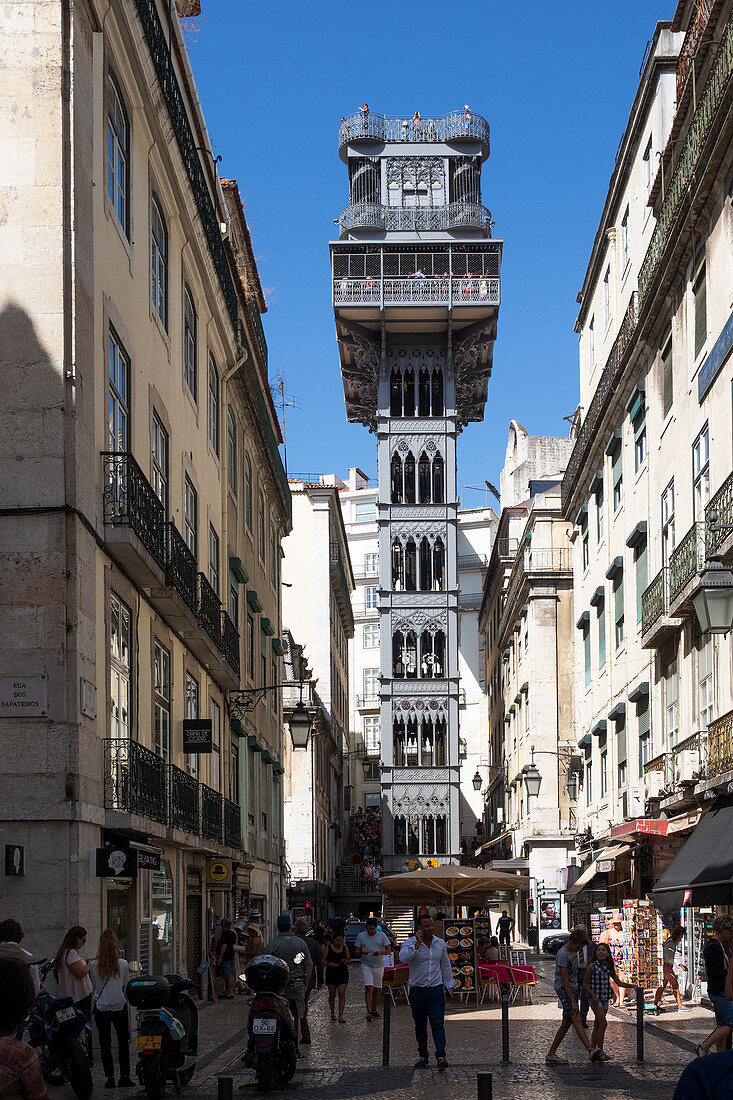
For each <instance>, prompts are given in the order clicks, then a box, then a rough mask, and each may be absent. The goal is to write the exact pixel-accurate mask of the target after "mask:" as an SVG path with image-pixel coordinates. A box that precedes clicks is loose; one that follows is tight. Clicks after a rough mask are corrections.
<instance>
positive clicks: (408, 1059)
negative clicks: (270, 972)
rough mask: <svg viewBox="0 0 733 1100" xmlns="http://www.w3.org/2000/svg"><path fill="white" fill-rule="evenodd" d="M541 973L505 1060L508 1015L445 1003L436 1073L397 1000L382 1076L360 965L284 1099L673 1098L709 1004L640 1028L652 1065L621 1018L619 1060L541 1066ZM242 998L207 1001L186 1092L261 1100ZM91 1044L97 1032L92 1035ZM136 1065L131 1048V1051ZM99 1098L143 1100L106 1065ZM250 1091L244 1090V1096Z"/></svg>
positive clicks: (546, 1023)
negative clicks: (483, 1086)
mask: <svg viewBox="0 0 733 1100" xmlns="http://www.w3.org/2000/svg"><path fill="white" fill-rule="evenodd" d="M533 961H534V962H535V964H536V966H537V970H538V973H539V976H540V984H539V986H538V987H537V989H536V990H535V997H534V1003H533V1004H530V1005H527V1004H515V1005H512V1006H511V1008H510V1057H511V1062H510V1063H509V1064H508V1065H506V1064H502V1062H501V1014H500V1008H499V1006H498V1004H496V1003H495V1002H494V1003H488V1002H485V1003H484V1005H481V1006H479V1005H477V1004H476V999H475V997H471V999H470V1001H469V1003H468V1004H462V1003H459V1002H456V1001H453V1002H449V1007H448V1011H447V1016H446V1031H447V1037H448V1058H449V1061H450V1068H449V1069H448V1070H446V1071H445V1072H443V1073H438V1071H437V1068H436V1066H435V1064H434V1059H433V1058H432V1055H431V1062H432V1064H431V1066H430V1067H428V1068H427V1069H422V1070H414V1069H413V1063H414V1061H415V1059H416V1058H417V1051H416V1047H415V1038H414V1032H413V1028H412V1018H411V1015H410V1010H409V1007H408V1006H407V1005H406V1004H405V1003H404V1002H403V1001H399V1002H398V1004H397V1007H396V1008H393V1009H392V1031H391V1059H390V1062H391V1064H390V1066H389V1067H388V1068H386V1069H385V1068H383V1067H382V1064H381V1059H382V1026H381V1023H380V1022H379V1021H373V1022H371V1023H367V1022H366V1020H365V1010H364V1002H363V990H362V985H361V976H360V971H359V968H358V967H355V966H352V968H351V981H350V985H349V992H348V999H347V1010H346V1015H347V1021H348V1022H347V1023H346V1024H337V1023H332V1022H331V1020H330V1019H329V1014H328V1002H327V999H326V995H325V990H324V991H321V992H318V993H316V994H315V996H314V999H313V1001H312V1004H311V1012H310V1019H311V1032H312V1036H313V1042H312V1044H311V1045H310V1047H308V1046H304V1047H303V1052H304V1054H305V1057H304V1058H303V1059H302V1060H301V1061H299V1063H298V1072H297V1073H296V1076H295V1078H294V1081H293V1082H292V1084H291V1086H290V1087H289V1089H288V1091H293V1092H296V1091H297V1096H298V1097H299V1098H302V1100H316V1097H318V1098H319V1100H337V1098H338V1100H351V1098H353V1100H356V1098H359V1097H375V1098H377V1100H398V1098H399V1100H417V1098H420V1100H422V1098H427V1097H429V1098H430V1100H469V1098H470V1100H475V1097H476V1095H477V1085H476V1074H477V1072H478V1071H479V1070H482V1071H489V1072H491V1073H492V1075H493V1095H494V1100H504V1098H511V1100H530V1098H531V1100H554V1098H558V1100H580V1098H587V1097H594V1098H596V1097H597V1098H598V1100H627V1098H629V1100H631V1098H634V1100H646V1098H648V1100H668V1098H670V1097H671V1096H672V1093H673V1091H674V1086H675V1083H676V1081H677V1079H678V1077H679V1075H680V1073H681V1071H682V1068H683V1067H684V1066H685V1065H686V1064H687V1062H688V1061H689V1060H690V1059H691V1058H692V1057H694V1045H695V1043H696V1042H699V1041H700V1039H702V1038H703V1037H704V1036H705V1035H707V1034H709V1033H710V1030H711V1023H712V1016H711V1013H710V1012H709V1011H707V1010H706V1009H703V1008H695V1009H693V1010H691V1011H687V1012H677V1011H674V1012H673V1011H671V1010H669V1011H667V1012H665V1013H663V1014H662V1015H661V1016H659V1017H655V1016H651V1017H647V1018H646V1021H645V1055H646V1058H645V1061H644V1063H641V1064H640V1063H637V1062H636V1030H635V1018H634V1016H633V1014H631V1013H626V1012H614V1013H613V1014H612V1017H611V1019H610V1022H609V1028H608V1032H607V1041H606V1050H607V1051H608V1053H609V1054H611V1055H612V1057H613V1061H612V1062H608V1063H606V1064H600V1065H599V1064H591V1063H589V1062H588V1060H587V1055H586V1053H585V1051H584V1049H583V1047H582V1046H581V1044H580V1042H579V1040H578V1038H577V1036H576V1035H575V1034H574V1033H573V1034H569V1035H568V1036H567V1037H566V1039H565V1041H564V1043H563V1045H562V1047H561V1049H560V1053H561V1054H562V1055H563V1057H566V1058H568V1059H569V1061H570V1064H569V1065H567V1066H555V1067H550V1066H546V1065H545V1061H544V1059H545V1053H546V1051H547V1049H548V1047H549V1045H550V1042H551V1040H552V1036H553V1035H554V1033H555V1030H556V1028H557V1026H558V1024H559V1021H560V1010H559V1009H558V1007H557V1003H556V1000H555V998H554V996H553V994H552V987H551V976H552V973H553V971H554V963H553V960H551V959H548V958H547V957H543V956H539V957H537V958H536V959H535V960H533ZM247 1011H248V1005H247V999H246V997H237V998H235V1000H233V1001H219V1002H218V1003H216V1004H207V1003H203V1005H202V1007H201V1013H200V1057H199V1063H198V1068H197V1072H196V1076H195V1077H194V1080H193V1083H192V1085H191V1086H190V1088H189V1089H187V1090H186V1091H185V1092H184V1094H183V1096H184V1097H185V1098H186V1100H199V1098H201V1100H203V1097H207V1098H210V1097H213V1096H216V1093H217V1079H218V1077H219V1076H220V1075H221V1076H232V1077H233V1078H234V1089H235V1097H237V1096H240V1097H241V1096H244V1097H257V1096H259V1095H260V1094H259V1093H258V1091H257V1089H256V1086H255V1085H254V1080H253V1078H254V1074H253V1073H252V1072H251V1071H250V1070H247V1069H245V1068H244V1066H243V1065H242V1064H241V1062H240V1058H241V1055H242V1052H243V1050H244V1047H245V1045H246V1024H247ZM95 1040H96V1036H95ZM133 1068H134V1051H133ZM94 1075H95V1095H107V1096H111V1097H114V1096H115V1095H117V1096H120V1097H123V1096H124V1097H128V1098H129V1100H137V1098H138V1097H139V1096H141V1095H142V1094H141V1093H139V1092H138V1090H137V1088H135V1089H128V1090H116V1092H115V1093H113V1092H111V1090H106V1089H104V1087H103V1084H104V1078H103V1075H102V1072H101V1067H100V1066H99V1064H98V1058H97V1064H96V1065H95V1068H94ZM240 1090H243V1091H240ZM50 1092H51V1095H52V1100H73V1094H72V1093H71V1091H70V1090H69V1089H68V1088H66V1087H64V1088H52V1089H51V1090H50Z"/></svg>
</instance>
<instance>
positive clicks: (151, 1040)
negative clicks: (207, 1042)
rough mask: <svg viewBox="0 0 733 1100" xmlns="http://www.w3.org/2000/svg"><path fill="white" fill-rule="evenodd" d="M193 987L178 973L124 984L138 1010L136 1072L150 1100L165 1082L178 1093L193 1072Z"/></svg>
mask: <svg viewBox="0 0 733 1100" xmlns="http://www.w3.org/2000/svg"><path fill="white" fill-rule="evenodd" d="M193 988H194V983H193V982H192V981H191V980H190V979H189V978H184V977H182V975H180V974H166V975H165V976H164V977H162V976H154V975H152V974H138V975H136V976H135V977H134V978H131V979H130V981H129V982H128V984H127V999H128V1001H129V1002H130V1004H131V1005H133V1007H135V1008H137V1009H138V1013H137V1028H138V1040H137V1053H138V1062H137V1066H136V1067H135V1073H136V1076H137V1079H138V1081H139V1082H140V1084H141V1086H142V1087H143V1089H144V1090H145V1092H146V1093H147V1095H148V1097H149V1098H150V1100H158V1098H159V1097H160V1096H161V1094H162V1093H163V1091H164V1089H165V1086H166V1082H167V1081H171V1082H172V1083H173V1086H174V1088H175V1090H176V1092H180V1090H181V1088H183V1087H184V1086H185V1085H187V1084H188V1083H189V1082H190V1080H191V1078H192V1077H193V1075H194V1072H195V1070H196V1056H197V1054H198V1045H199V1012H198V1008H197V1007H196V1002H195V1001H194V1000H193V998H192V997H191V995H190V994H189V992H188V990H189V989H193Z"/></svg>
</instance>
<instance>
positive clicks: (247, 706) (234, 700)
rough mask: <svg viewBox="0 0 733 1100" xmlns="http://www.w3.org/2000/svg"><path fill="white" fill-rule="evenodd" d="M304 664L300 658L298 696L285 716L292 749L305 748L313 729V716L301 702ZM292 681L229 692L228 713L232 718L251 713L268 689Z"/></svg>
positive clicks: (282, 686)
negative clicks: (288, 713) (286, 716)
mask: <svg viewBox="0 0 733 1100" xmlns="http://www.w3.org/2000/svg"><path fill="white" fill-rule="evenodd" d="M304 672H305V664H304V662H303V661H302V660H301V662H300V675H299V678H298V684H299V687H300V698H299V700H298V702H297V703H296V704H295V706H294V707H293V709H292V711H291V712H290V715H289V717H288V718H286V722H287V726H288V729H289V730H290V739H291V741H292V742H293V748H294V749H306V748H308V739H309V737H310V735H311V730H312V729H313V718H312V715H311V711H310V710H309V709H308V707H307V706H306V705H305V703H304V702H303V682H304V679H305V676H304ZM292 686H293V684H292V681H289V682H287V683H284V684H269V685H267V686H266V687H259V688H243V689H241V690H240V691H230V692H229V713H230V715H231V716H232V718H240V719H241V717H242V715H244V714H251V712H252V711H253V710H254V709H255V707H256V706H257V704H258V703H259V702H261V700H262V699H264V697H265V695H266V694H267V693H268V691H277V690H278V689H279V688H284V687H292Z"/></svg>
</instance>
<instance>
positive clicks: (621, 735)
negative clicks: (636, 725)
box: [616, 715, 628, 787]
mask: <svg viewBox="0 0 733 1100" xmlns="http://www.w3.org/2000/svg"><path fill="white" fill-rule="evenodd" d="M616 762H617V768H618V785H619V787H625V786H626V777H627V774H628V769H627V765H626V718H625V716H623V715H622V716H621V718H620V720H619V721H618V722H617V723H616Z"/></svg>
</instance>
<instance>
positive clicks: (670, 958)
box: [654, 925, 691, 1016]
mask: <svg viewBox="0 0 733 1100" xmlns="http://www.w3.org/2000/svg"><path fill="white" fill-rule="evenodd" d="M684 937H685V930H684V928H683V927H682V926H681V925H678V926H677V928H673V929H672V931H671V932H670V934H669V936H668V937H667V939H666V940H665V941H664V943H663V944H662V977H663V981H662V984H661V985H660V986H659V989H657V991H656V993H655V994H654V1010H655V1012H656V1014H657V1016H658V1015H659V1013H660V1012H661V1011H662V1001H663V1000H664V990H665V989H666V988H667V985H669V987H670V989H671V990H672V992H673V993H674V996H675V1000H676V1001H677V1007H678V1008H680V1009H682V1008H690V1007H691V1006H690V1005H685V1004H683V1003H682V994H681V993H680V986H679V982H678V981H677V977H676V975H675V972H674V960H675V957H676V955H677V950H678V948H679V945H680V943H681V941H682V940H683V939H684ZM681 965H682V964H681ZM682 969H683V970H687V967H686V966H684V965H683V966H682Z"/></svg>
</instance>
